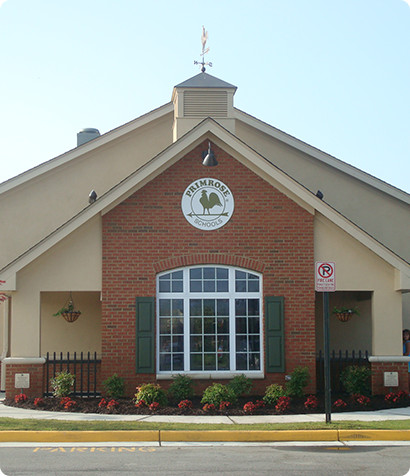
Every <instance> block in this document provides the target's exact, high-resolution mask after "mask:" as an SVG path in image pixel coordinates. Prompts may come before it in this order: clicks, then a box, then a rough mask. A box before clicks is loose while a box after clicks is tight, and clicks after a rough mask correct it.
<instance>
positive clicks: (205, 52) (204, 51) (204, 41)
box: [194, 26, 212, 73]
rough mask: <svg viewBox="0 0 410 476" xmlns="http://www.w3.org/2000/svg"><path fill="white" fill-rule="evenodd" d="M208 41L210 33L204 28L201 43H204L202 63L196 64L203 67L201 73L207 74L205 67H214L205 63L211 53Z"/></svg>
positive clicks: (196, 62)
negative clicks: (207, 44)
mask: <svg viewBox="0 0 410 476" xmlns="http://www.w3.org/2000/svg"><path fill="white" fill-rule="evenodd" d="M207 39H208V32H207V31H205V27H204V26H202V36H201V43H202V53H201V55H200V56H202V61H194V64H200V65H202V68H201V71H202V72H203V73H205V66H210V67H212V63H209V62H208V63H206V62H205V55H206V54H207V53H208V52H209V48H206V41H207Z"/></svg>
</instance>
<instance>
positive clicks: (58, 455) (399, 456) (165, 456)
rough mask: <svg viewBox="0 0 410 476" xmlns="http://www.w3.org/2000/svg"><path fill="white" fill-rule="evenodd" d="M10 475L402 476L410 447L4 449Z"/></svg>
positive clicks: (1, 463)
mask: <svg viewBox="0 0 410 476" xmlns="http://www.w3.org/2000/svg"><path fill="white" fill-rule="evenodd" d="M0 468H1V470H2V473H0V476H1V475H2V474H5V475H7V476H17V475H30V476H49V475H57V476H60V475H61V476H73V475H76V476H77V475H88V476H90V475H93V474H96V475H109V476H115V475H122V476H127V475H146V474H149V475H152V474H158V475H159V474H161V475H175V476H176V475H178V476H185V475H190V476H192V474H196V475H198V476H202V475H218V476H223V475H231V474H235V476H236V475H249V474H252V475H286V476H301V475H303V476H309V475H312V476H329V475H343V476H350V475H371V476H378V475H380V476H382V475H383V476H390V475H391V476H401V475H406V474H407V473H408V472H409V469H410V447H409V446H385V447H382V446H332V445H331V444H330V445H327V444H326V445H323V446H258V445H255V446H244V445H240V446H222V445H220V446H201V447H198V446H175V447H151V446H123V447H121V446H84V447H81V446H64V447H47V446H41V447H38V446H37V447H36V446H33V447H24V448H21V447H13V448H10V447H7V448H6V447H2V448H0ZM409 476H410V473H409Z"/></svg>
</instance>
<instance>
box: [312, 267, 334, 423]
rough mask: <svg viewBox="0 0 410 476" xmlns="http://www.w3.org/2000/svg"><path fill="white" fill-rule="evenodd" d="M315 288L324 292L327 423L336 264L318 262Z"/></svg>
mask: <svg viewBox="0 0 410 476" xmlns="http://www.w3.org/2000/svg"><path fill="white" fill-rule="evenodd" d="M315 290H316V291H318V292H322V293H323V341H324V371H325V372H324V373H325V413H326V423H330V422H331V421H332V416H331V412H332V403H331V388H330V349H329V347H330V345H329V341H330V333H329V292H334V291H336V276H335V264H334V263H330V262H321V261H319V262H316V265H315Z"/></svg>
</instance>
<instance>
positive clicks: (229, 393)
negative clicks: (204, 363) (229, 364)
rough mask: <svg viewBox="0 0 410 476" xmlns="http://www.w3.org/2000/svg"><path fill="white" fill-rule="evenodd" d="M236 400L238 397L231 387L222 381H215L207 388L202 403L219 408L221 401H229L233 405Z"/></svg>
mask: <svg viewBox="0 0 410 476" xmlns="http://www.w3.org/2000/svg"><path fill="white" fill-rule="evenodd" d="M236 401H237V397H236V395H235V393H234V391H233V390H232V389H231V388H230V387H228V386H227V385H222V384H221V383H213V384H212V385H210V386H209V387H207V388H206V389H205V391H204V393H203V395H202V400H201V403H203V404H204V403H207V404H208V405H211V404H212V405H215V407H216V408H219V406H220V404H221V402H229V403H231V404H232V405H233V404H234V403H236Z"/></svg>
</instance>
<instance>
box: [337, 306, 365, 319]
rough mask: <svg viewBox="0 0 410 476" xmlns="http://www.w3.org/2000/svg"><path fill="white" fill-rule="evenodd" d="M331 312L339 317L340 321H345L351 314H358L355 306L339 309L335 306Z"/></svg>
mask: <svg viewBox="0 0 410 476" xmlns="http://www.w3.org/2000/svg"><path fill="white" fill-rule="evenodd" d="M333 314H334V315H335V316H336V317H337V318H338V319H339V321H340V322H347V321H350V319H351V317H352V316H353V314H357V315H359V310H358V309H357V308H355V307H352V308H347V307H342V308H339V309H338V308H336V307H335V308H334V309H333Z"/></svg>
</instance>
